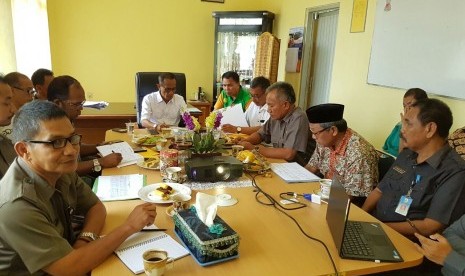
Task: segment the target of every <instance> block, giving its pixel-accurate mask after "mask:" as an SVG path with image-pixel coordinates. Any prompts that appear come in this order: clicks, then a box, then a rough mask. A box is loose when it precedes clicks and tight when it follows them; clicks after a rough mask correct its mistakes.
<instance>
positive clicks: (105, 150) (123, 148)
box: [97, 142, 144, 168]
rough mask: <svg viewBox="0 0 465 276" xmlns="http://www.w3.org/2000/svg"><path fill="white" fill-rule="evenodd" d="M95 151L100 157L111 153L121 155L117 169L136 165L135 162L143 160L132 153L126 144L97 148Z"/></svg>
mask: <svg viewBox="0 0 465 276" xmlns="http://www.w3.org/2000/svg"><path fill="white" fill-rule="evenodd" d="M97 150H98V152H99V153H100V154H101V155H102V156H107V155H109V154H111V153H113V152H118V153H121V156H122V157H123V160H121V162H120V163H119V164H118V168H121V167H124V166H128V165H132V164H136V163H137V162H139V161H142V160H144V158H143V157H142V156H141V155H139V154H137V153H134V150H133V149H132V148H131V146H130V145H129V144H128V143H127V142H121V143H115V144H111V145H104V146H98V147H97Z"/></svg>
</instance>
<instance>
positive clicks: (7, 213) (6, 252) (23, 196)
mask: <svg viewBox="0 0 465 276" xmlns="http://www.w3.org/2000/svg"><path fill="white" fill-rule="evenodd" d="M0 191H1V193H0V275H4V274H11V275H26V274H33V275H43V274H45V272H43V271H42V270H41V269H42V268H44V267H46V266H48V265H50V264H51V263H53V262H54V261H57V260H58V259H60V258H63V257H64V256H66V255H67V254H69V253H70V252H71V251H72V250H73V248H72V245H71V244H70V243H69V242H68V240H66V239H65V238H64V235H65V232H66V227H68V229H69V225H64V224H63V218H62V217H63V216H62V215H61V214H63V212H61V213H60V211H59V210H57V209H56V201H55V200H54V198H56V196H58V195H59V194H57V193H60V194H61V195H59V196H60V197H61V201H62V202H63V205H65V206H69V207H70V209H73V210H74V211H75V212H76V213H77V214H86V213H87V212H88V210H89V209H90V208H91V207H92V206H94V205H95V204H96V203H97V202H98V198H97V197H96V195H95V194H94V193H93V192H92V191H91V190H90V188H89V186H88V185H87V184H85V183H84V182H83V181H82V180H81V179H80V178H79V177H78V176H77V174H76V173H70V174H64V175H63V176H61V177H60V178H59V179H58V181H57V183H56V185H55V188H53V187H52V186H50V185H49V184H48V183H47V182H46V181H45V180H44V179H43V178H42V177H40V176H39V175H37V174H36V173H35V172H34V171H32V170H31V169H30V168H29V167H28V165H27V164H26V163H25V162H24V161H23V160H22V159H21V158H17V159H16V160H15V161H14V162H13V164H12V165H11V167H10V169H9V170H8V171H7V173H6V174H5V176H4V177H3V178H2V180H1V181H0ZM67 210H68V211H69V209H68V208H67Z"/></svg>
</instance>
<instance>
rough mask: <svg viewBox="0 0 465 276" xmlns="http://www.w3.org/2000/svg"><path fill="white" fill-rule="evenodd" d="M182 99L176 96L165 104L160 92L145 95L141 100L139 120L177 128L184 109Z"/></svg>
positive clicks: (184, 104)
mask: <svg viewBox="0 0 465 276" xmlns="http://www.w3.org/2000/svg"><path fill="white" fill-rule="evenodd" d="M186 106H187V105H186V102H185V101H184V98H183V97H182V96H180V95H178V94H174V97H173V98H172V99H171V100H170V101H169V102H168V103H166V102H165V101H164V100H163V98H162V97H161V95H160V91H157V92H153V93H150V94H148V95H145V97H144V99H143V100H142V111H141V120H144V119H147V120H149V121H150V122H152V123H154V124H157V125H159V124H167V125H170V126H177V125H178V124H179V122H180V120H181V111H182V109H184V108H185V107H186Z"/></svg>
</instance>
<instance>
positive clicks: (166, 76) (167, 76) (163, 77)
mask: <svg viewBox="0 0 465 276" xmlns="http://www.w3.org/2000/svg"><path fill="white" fill-rule="evenodd" d="M166 79H168V80H176V76H175V75H174V74H173V73H170V72H166V73H161V74H160V75H158V83H160V84H162V83H163V81H164V80H166Z"/></svg>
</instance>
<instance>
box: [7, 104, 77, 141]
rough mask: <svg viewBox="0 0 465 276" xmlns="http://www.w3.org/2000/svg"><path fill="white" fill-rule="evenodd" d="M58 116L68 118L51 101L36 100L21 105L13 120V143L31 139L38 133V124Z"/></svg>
mask: <svg viewBox="0 0 465 276" xmlns="http://www.w3.org/2000/svg"><path fill="white" fill-rule="evenodd" d="M59 118H68V117H67V116H66V112H65V111H64V110H63V109H61V108H60V107H59V106H57V105H56V104H54V103H52V102H48V101H41V100H36V101H32V102H29V103H27V104H25V105H23V106H22V107H21V108H20V109H19V110H18V112H16V114H15V119H14V120H13V126H12V129H13V132H12V134H11V136H12V141H13V143H16V142H19V141H24V140H31V139H34V137H35V136H36V135H37V134H38V133H39V131H40V124H41V122H43V121H49V120H53V119H59Z"/></svg>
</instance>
